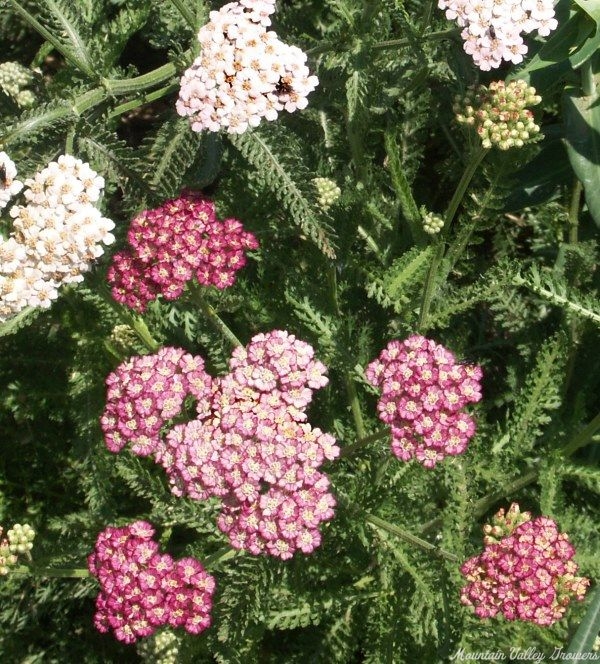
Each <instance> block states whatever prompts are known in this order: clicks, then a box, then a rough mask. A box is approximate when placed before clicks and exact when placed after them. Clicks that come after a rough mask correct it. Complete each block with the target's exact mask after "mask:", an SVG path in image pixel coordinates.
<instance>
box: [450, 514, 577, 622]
mask: <svg viewBox="0 0 600 664" xmlns="http://www.w3.org/2000/svg"><path fill="white" fill-rule="evenodd" d="M483 531H484V533H485V537H484V540H483V541H484V545H485V548H484V551H483V553H481V554H479V555H478V556H474V557H473V558H470V559H469V560H467V562H466V563H464V565H463V566H462V567H461V572H462V574H463V575H464V576H465V577H466V578H467V580H468V581H469V583H468V584H467V585H466V586H465V587H464V588H463V589H462V591H461V602H462V603H463V604H465V605H467V606H472V607H474V610H475V615H477V616H478V617H479V618H493V617H494V616H495V615H497V614H498V613H502V614H503V615H504V617H505V618H506V619H507V620H523V621H526V622H533V623H535V624H536V625H540V626H548V625H552V624H553V623H555V622H556V621H557V620H560V619H561V618H562V617H563V615H564V613H565V611H566V607H567V606H568V605H569V603H570V602H571V600H573V599H577V600H582V599H583V597H584V595H585V591H586V589H587V586H588V585H589V579H585V578H582V577H576V576H575V573H576V572H577V569H578V567H577V564H576V563H575V562H574V561H573V556H574V555H575V549H574V548H573V546H572V545H571V543H570V542H569V538H568V536H567V535H565V534H564V533H561V532H559V530H558V526H557V525H556V523H555V522H554V521H553V520H552V519H549V518H547V517H537V518H535V519H532V518H531V514H530V513H529V512H523V513H521V512H520V510H519V506H518V505H517V504H516V503H513V504H512V505H511V506H510V508H509V510H508V511H507V512H505V511H504V510H503V509H501V510H500V511H499V512H498V513H497V514H496V515H495V516H494V518H493V519H492V522H491V523H490V524H486V525H485V526H484V529H483Z"/></svg>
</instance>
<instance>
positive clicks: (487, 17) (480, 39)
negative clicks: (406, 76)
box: [438, 0, 558, 71]
mask: <svg viewBox="0 0 600 664" xmlns="http://www.w3.org/2000/svg"><path fill="white" fill-rule="evenodd" d="M438 7H439V8H440V9H444V10H446V18H447V19H448V20H456V22H457V23H458V25H459V26H460V27H462V28H463V30H462V32H461V36H462V38H463V40H464V42H465V43H464V49H465V52H466V53H468V54H469V55H470V56H471V57H472V58H473V61H474V62H475V64H476V65H477V66H478V67H479V68H480V69H482V70H483V71H489V70H490V69H495V68H497V67H499V66H500V65H501V64H502V61H503V60H504V61H506V62H512V63H514V64H518V63H519V62H522V61H523V55H524V54H525V53H527V46H526V45H525V43H524V42H523V37H522V36H521V35H522V33H524V34H530V33H532V32H534V31H535V30H537V31H538V34H539V35H541V36H542V37H547V36H548V35H549V34H550V32H551V31H552V30H555V29H556V27H557V26H558V22H557V20H556V19H555V18H554V3H553V0H438Z"/></svg>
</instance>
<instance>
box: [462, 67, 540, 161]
mask: <svg viewBox="0 0 600 664" xmlns="http://www.w3.org/2000/svg"><path fill="white" fill-rule="evenodd" d="M541 101H542V98H541V97H540V96H539V95H537V94H536V91H535V88H534V87H532V86H530V85H528V84H527V82H526V81H520V80H516V81H510V82H509V83H504V81H493V82H492V83H490V84H489V85H488V86H485V85H480V86H479V87H478V88H477V89H475V90H474V91H473V92H472V94H469V95H467V96H466V97H465V98H464V99H461V100H460V101H458V102H457V103H456V104H455V112H456V119H457V121H458V122H460V123H462V124H466V125H469V126H472V127H474V128H475V129H476V131H477V133H478V135H479V137H480V138H481V145H482V147H484V148H491V147H497V148H499V149H500V150H508V149H510V148H513V147H517V148H521V147H523V145H525V143H531V142H533V141H535V140H539V139H540V137H539V131H540V127H539V125H537V124H536V123H535V120H534V118H533V113H532V112H531V111H530V110H529V108H527V107H528V106H535V105H536V104H539V103H540V102H541Z"/></svg>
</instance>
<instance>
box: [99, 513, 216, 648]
mask: <svg viewBox="0 0 600 664" xmlns="http://www.w3.org/2000/svg"><path fill="white" fill-rule="evenodd" d="M154 534H155V531H154V528H153V527H152V526H151V525H150V524H149V523H148V522H146V521H136V522H134V523H131V524H129V525H127V526H124V527H122V528H115V527H111V526H109V527H108V528H106V529H105V530H103V531H102V532H101V533H100V534H99V535H98V538H97V539H96V545H95V547H94V552H93V553H91V554H90V556H89V558H88V567H89V570H90V573H91V574H92V575H93V576H95V577H96V578H97V579H98V581H99V583H100V588H101V590H100V593H99V594H98V596H97V598H96V615H95V617H94V624H95V626H96V629H98V631H100V632H104V633H106V632H108V631H112V632H113V633H114V635H115V637H116V638H117V639H118V640H119V641H123V642H124V643H135V641H137V640H138V639H140V638H142V637H145V636H150V635H151V634H153V633H154V632H155V631H156V630H157V629H158V628H159V627H162V626H164V625H169V626H171V627H182V628H183V629H185V631H186V632H189V633H190V634H200V633H201V632H203V631H204V630H205V629H206V628H207V627H209V626H210V623H211V609H212V596H213V593H214V591H215V580H214V578H213V577H212V576H211V575H210V574H208V573H207V572H206V571H205V569H204V567H203V566H202V564H201V563H200V562H199V561H198V560H196V559H195V558H189V557H188V558H180V559H179V560H173V558H172V557H171V556H170V555H169V554H166V553H160V551H159V545H158V542H156V541H155V540H154V539H153V536H154Z"/></svg>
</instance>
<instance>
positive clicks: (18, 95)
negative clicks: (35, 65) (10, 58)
mask: <svg viewBox="0 0 600 664" xmlns="http://www.w3.org/2000/svg"><path fill="white" fill-rule="evenodd" d="M34 80H35V76H34V74H33V72H32V71H31V70H30V69H27V67H23V65H21V64H20V63H18V62H2V63H0V90H2V92H4V93H5V94H6V95H8V96H9V97H11V98H12V99H13V100H14V101H15V103H16V104H17V106H19V107H21V108H28V107H30V106H32V105H33V104H34V103H35V93H34V92H33V90H30V89H29V87H30V86H31V85H32V84H33V82H34Z"/></svg>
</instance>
